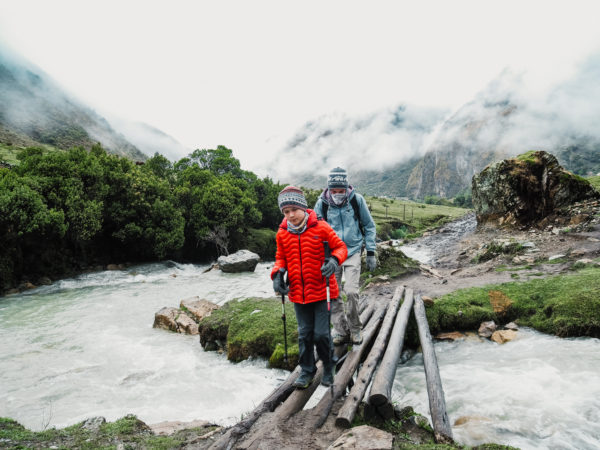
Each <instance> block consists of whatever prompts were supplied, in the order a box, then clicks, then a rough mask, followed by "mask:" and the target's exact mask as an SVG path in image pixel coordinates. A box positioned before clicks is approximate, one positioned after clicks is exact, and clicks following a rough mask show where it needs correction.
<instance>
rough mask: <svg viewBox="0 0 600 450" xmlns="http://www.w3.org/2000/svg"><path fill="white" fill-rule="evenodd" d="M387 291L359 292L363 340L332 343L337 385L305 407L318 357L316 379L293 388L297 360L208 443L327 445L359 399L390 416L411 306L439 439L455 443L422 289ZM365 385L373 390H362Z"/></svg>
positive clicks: (222, 446) (219, 447) (223, 446)
mask: <svg viewBox="0 0 600 450" xmlns="http://www.w3.org/2000/svg"><path fill="white" fill-rule="evenodd" d="M389 294H391V291H388V295H387V296H386V295H381V294H371V295H370V296H368V297H365V298H363V300H362V302H361V304H360V305H359V306H360V311H361V315H360V318H361V321H362V323H363V324H364V328H363V343H362V344H361V345H355V346H352V347H350V348H348V347H347V346H336V347H335V352H336V356H337V358H339V361H338V365H337V370H336V375H335V380H334V384H333V386H331V387H329V388H327V391H326V392H325V393H323V394H322V397H321V399H320V400H319V401H318V403H317V404H316V405H315V406H313V407H312V408H307V409H304V407H305V405H306V404H307V403H308V401H309V400H310V399H311V397H312V395H313V394H314V392H315V391H316V390H317V387H318V386H319V384H320V381H321V377H322V375H323V367H322V364H321V362H318V363H317V373H316V375H315V377H314V381H313V382H312V384H311V385H310V386H309V387H308V388H307V389H304V390H297V389H294V387H293V386H292V385H293V382H294V380H295V379H296V378H297V377H298V375H299V374H300V367H296V369H295V370H294V371H292V372H291V373H290V375H289V376H288V377H287V379H286V380H285V381H284V382H283V383H282V384H281V385H280V386H279V387H277V388H276V389H275V390H274V391H273V392H272V393H271V394H270V395H269V396H268V397H267V398H265V399H264V400H263V401H262V402H261V403H260V404H259V406H258V407H257V408H255V409H254V411H252V412H250V413H249V414H248V415H247V416H246V417H245V418H244V419H243V420H241V421H240V422H238V423H237V424H236V425H234V426H233V427H231V428H229V429H228V431H227V432H226V433H224V434H223V435H221V437H220V438H219V439H218V440H216V441H215V442H213V444H212V445H211V447H210V448H211V449H213V450H229V449H232V448H238V449H268V448H289V447H294V448H314V447H322V446H324V447H327V446H328V445H329V444H331V443H332V442H333V440H335V438H336V437H337V436H339V435H340V434H341V432H342V431H341V430H343V429H345V428H350V426H351V423H352V420H353V419H354V417H355V415H356V412H357V410H358V407H359V405H360V403H361V401H362V400H363V399H364V400H365V401H366V403H367V404H368V410H369V411H371V413H377V414H378V415H379V416H381V417H382V418H384V419H391V418H393V417H394V407H393V405H392V385H393V382H394V377H395V373H396V368H397V366H398V362H399V360H400V356H401V353H402V348H403V344H404V336H405V334H406V328H407V324H408V319H409V316H410V311H411V309H412V310H414V315H415V319H416V322H417V327H418V333H419V339H420V342H421V348H422V351H423V363H424V364H423V365H424V368H425V378H426V382H427V392H428V395H429V409H430V413H431V418H432V425H433V430H434V437H435V440H436V442H438V443H450V442H452V441H453V439H452V428H451V426H450V423H449V420H448V415H447V413H446V403H445V400H444V391H443V389H442V382H441V379H440V374H439V369H438V364H437V359H436V356H435V351H434V349H433V340H432V338H431V333H430V331H429V326H428V324H427V318H426V316H425V306H424V304H423V300H422V299H421V295H420V294H419V293H417V294H415V293H414V292H413V290H412V289H411V288H408V287H405V286H400V287H398V288H396V290H395V291H394V293H393V296H392V297H391V299H390V298H389ZM354 374H356V377H354ZM369 385H370V386H371V389H370V390H369V395H368V397H365V393H366V392H367V388H368V387H369ZM317 435H321V436H322V440H321V441H318V440H315V436H317ZM327 436H329V437H330V441H328V440H327ZM311 439H312V440H311ZM309 442H310V443H309Z"/></svg>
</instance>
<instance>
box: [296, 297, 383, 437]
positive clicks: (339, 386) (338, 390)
mask: <svg viewBox="0 0 600 450" xmlns="http://www.w3.org/2000/svg"><path fill="white" fill-rule="evenodd" d="M386 309H387V304H384V305H381V306H380V307H379V308H377V310H376V311H375V313H373V316H372V317H371V320H370V321H369V323H368V325H367V327H366V328H365V329H364V332H363V343H362V344H361V345H355V346H353V347H352V351H351V352H349V353H348V356H347V357H346V361H345V362H344V365H343V366H342V369H341V370H340V371H339V372H338V373H337V374H336V376H335V380H334V383H333V389H330V392H328V393H327V394H325V395H323V397H322V398H321V400H320V401H319V403H318V404H317V406H315V407H314V408H313V410H312V412H311V414H310V418H309V419H308V420H309V421H310V422H309V423H312V425H311V426H312V428H313V429H316V428H319V427H320V426H321V425H323V423H325V420H327V416H328V415H329V413H330V412H331V407H332V406H333V403H334V402H335V401H336V400H337V399H338V398H340V397H341V396H342V394H343V393H344V392H345V391H346V386H347V385H348V383H349V382H350V380H351V379H352V375H353V374H354V372H355V371H356V368H357V367H358V364H359V363H360V360H361V358H362V355H363V353H364V351H365V349H366V348H367V347H368V345H369V343H370V342H371V340H372V339H373V336H374V335H375V333H376V331H377V329H378V328H379V324H380V322H381V319H382V317H383V315H384V314H385V311H386Z"/></svg>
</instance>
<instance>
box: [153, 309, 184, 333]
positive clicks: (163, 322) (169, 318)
mask: <svg viewBox="0 0 600 450" xmlns="http://www.w3.org/2000/svg"><path fill="white" fill-rule="evenodd" d="M180 313H181V311H180V310H179V309H177V308H173V307H170V306H165V307H164V308H161V309H159V310H158V311H157V312H156V313H155V314H154V325H152V327H153V328H161V329H163V330H169V331H177V322H175V319H176V318H177V316H178V315H179V314H180Z"/></svg>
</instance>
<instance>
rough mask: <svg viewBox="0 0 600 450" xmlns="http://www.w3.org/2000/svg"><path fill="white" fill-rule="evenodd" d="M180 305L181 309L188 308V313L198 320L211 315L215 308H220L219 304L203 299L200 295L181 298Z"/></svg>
mask: <svg viewBox="0 0 600 450" xmlns="http://www.w3.org/2000/svg"><path fill="white" fill-rule="evenodd" d="M179 306H180V308H181V309H187V311H188V313H189V314H190V315H191V316H192V317H193V318H194V319H195V320H196V322H200V321H201V320H202V319H204V318H205V317H208V316H210V315H211V314H212V312H213V311H214V310H215V309H219V305H217V304H215V303H213V302H210V301H208V300H204V299H201V298H200V297H198V296H195V297H190V298H186V299H184V300H181V303H180V304H179Z"/></svg>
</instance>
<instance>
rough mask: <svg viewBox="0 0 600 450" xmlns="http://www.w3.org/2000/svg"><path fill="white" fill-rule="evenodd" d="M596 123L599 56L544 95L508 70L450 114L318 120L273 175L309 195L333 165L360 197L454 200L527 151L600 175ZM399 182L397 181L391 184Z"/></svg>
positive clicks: (411, 111) (403, 111)
mask: <svg viewBox="0 0 600 450" xmlns="http://www.w3.org/2000/svg"><path fill="white" fill-rule="evenodd" d="M598 117H600V53H597V54H595V55H593V56H592V57H590V58H588V59H587V60H586V61H585V62H584V63H583V64H581V65H580V66H579V68H578V70H577V72H576V73H574V74H573V75H572V77H570V78H569V79H567V80H564V81H562V82H561V83H558V84H555V85H554V86H551V87H550V88H547V89H544V90H538V89H532V87H531V86H530V85H528V82H527V76H526V74H524V73H514V72H511V71H510V70H505V71H503V72H502V73H501V74H500V75H499V76H498V77H497V78H496V79H494V80H492V81H491V82H490V83H489V84H488V86H487V87H486V88H485V89H483V90H482V91H481V92H480V93H479V94H477V95H476V96H475V98H474V99H472V100H471V101H469V102H467V103H466V104H465V105H463V106H462V107H460V108H459V109H458V110H456V111H454V112H451V113H448V112H445V111H436V110H427V109H424V108H420V109H419V108H413V107H404V106H401V107H398V108H397V109H391V110H381V111H376V112H374V113H372V114H370V115H365V116H364V117H347V116H324V117H321V118H319V119H317V120H315V121H312V122H309V123H307V124H306V125H305V126H304V127H303V128H302V129H300V130H299V131H298V133H297V134H296V135H295V136H294V137H293V138H292V139H290V141H289V142H288V144H287V145H286V147H285V148H284V149H283V150H282V152H281V153H280V154H279V156H278V158H277V159H276V161H275V163H274V164H273V165H272V167H273V170H274V171H275V173H277V176H278V177H279V178H280V179H281V180H285V181H289V182H293V183H298V184H302V185H305V186H310V187H322V186H323V183H324V180H325V176H326V174H327V172H328V171H329V170H330V169H331V168H333V167H334V166H336V165H340V166H342V167H345V168H347V169H348V171H349V172H350V176H351V179H352V180H354V183H355V184H357V185H358V187H359V188H360V189H361V190H362V191H364V192H367V193H376V192H379V193H385V194H388V195H398V196H410V197H416V198H423V197H425V196H426V195H432V194H433V195H440V196H444V197H452V196H454V195H456V194H457V193H458V192H460V191H462V190H464V189H466V188H468V187H469V186H470V181H471V177H472V176H473V174H474V173H477V172H479V171H480V170H481V169H483V168H484V167H485V166H486V165H487V164H489V163H490V162H492V161H495V160H499V159H502V158H504V157H507V156H514V155H517V154H520V153H523V152H525V151H528V150H532V149H536V150H546V151H549V152H551V153H553V154H555V155H556V156H557V157H558V158H559V161H561V163H562V164H563V165H564V166H565V167H566V168H567V169H569V170H572V171H574V172H575V173H578V174H581V175H588V174H592V173H596V172H598V171H600V128H599V127H598V126H597V123H598ZM407 172H409V173H410V175H408V176H407V175H406V174H407ZM400 173H402V174H403V177H404V178H403V182H402V183H398V182H397V180H396V182H394V178H398V176H399V175H398V174H400Z"/></svg>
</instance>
